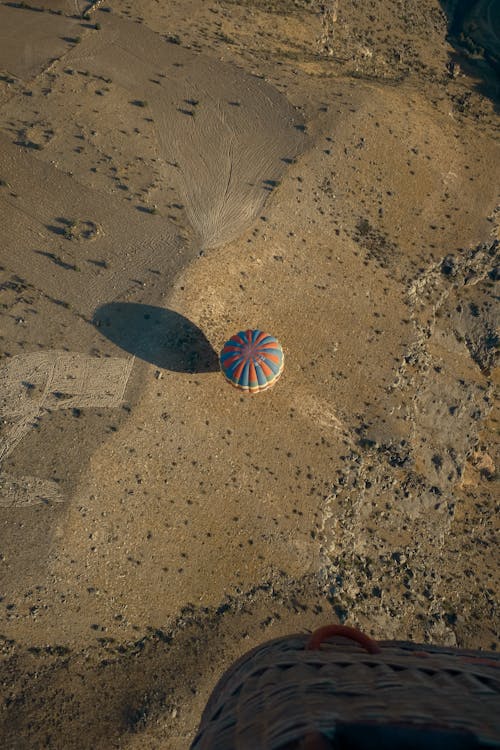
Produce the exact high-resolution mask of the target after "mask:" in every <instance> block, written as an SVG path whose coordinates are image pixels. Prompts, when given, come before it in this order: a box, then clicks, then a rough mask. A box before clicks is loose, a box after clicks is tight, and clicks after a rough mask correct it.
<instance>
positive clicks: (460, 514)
mask: <svg viewBox="0 0 500 750" xmlns="http://www.w3.org/2000/svg"><path fill="white" fill-rule="evenodd" d="M452 5H453V3H448V4H447V10H448V12H449V13H450V14H451V11H452V10H453V8H452V7H451V6H452ZM455 5H456V4H455ZM479 5H482V8H484V7H487V9H488V13H489V14H490V15H488V13H486V14H483V15H482V16H481V18H486V19H487V22H486V25H484V22H483V26H481V25H479V27H477V26H476V27H474V28H475V31H474V34H475V36H474V37H471V36H468V35H467V34H466V35H465V37H464V38H463V39H462V44H463V45H465V47H464V46H462V47H461V48H460V49H459V50H457V49H455V48H453V47H452V46H451V44H450V43H449V42H447V41H446V34H447V27H448V23H449V19H448V18H447V17H446V15H445V13H444V10H443V7H442V6H441V4H440V3H438V2H437V1H435V0H427V2H425V3H422V2H416V1H415V2H408V3H404V4H401V3H398V2H396V0H394V1H388V2H386V3H384V4H382V6H383V7H382V8H381V7H380V6H381V4H380V3H371V2H369V1H368V0H366V1H365V2H362V3H359V2H357V3H351V2H345V3H344V2H332V3H323V4H315V3H313V2H305V1H303V2H299V0H297V1H296V2H288V1H287V2H282V3H273V2H266V1H264V0H262V1H259V2H257V1H255V2H239V3H235V2H210V3H207V2H201V1H199V0H189V2H187V0H182V2H181V1H180V0H179V1H176V0H171V1H170V2H168V3H167V2H165V3H163V4H162V3H156V2H151V0H140V1H139V2H135V3H133V4H132V3H127V2H124V1H121V0H116V1H115V2H112V3H111V4H110V6H109V7H108V6H106V5H103V4H101V5H100V6H99V7H98V8H97V9H95V10H94V11H92V13H91V14H90V15H89V16H88V17H87V18H82V17H81V14H82V13H84V12H85V10H86V8H85V7H83V4H82V3H80V4H78V3H75V2H70V0H66V1H60V2H58V1H57V0H53V1H51V2H39V3H38V4H37V9H33V8H29V7H28V8H26V7H21V6H19V4H16V3H4V4H2V5H0V26H1V28H2V29H3V30H5V29H7V30H8V33H7V34H5V39H8V40H9V43H8V44H7V43H4V44H2V45H0V74H1V75H0V131H1V132H0V145H1V151H0V211H1V222H2V224H1V225H2V250H1V260H0V264H1V269H0V273H1V276H2V279H1V282H2V286H1V289H2V291H1V299H0V302H1V304H2V308H1V312H2V317H1V321H2V325H1V336H2V338H1V346H2V354H3V358H2V361H1V363H0V408H1V416H2V420H3V421H2V429H1V432H0V460H1V470H0V471H1V473H0V491H1V498H0V515H1V517H2V527H1V528H2V537H1V545H0V551H1V553H2V557H1V586H2V591H1V596H2V600H1V602H0V606H1V608H2V612H1V616H2V625H1V628H0V632H1V633H2V636H3V639H4V641H3V644H4V645H3V651H4V661H3V665H2V681H3V688H4V691H3V692H4V703H3V716H2V721H3V724H2V730H1V736H2V739H3V745H4V746H5V747H8V748H12V749H14V748H15V749H16V750H17V749H18V748H38V747H40V748H41V747H51V748H103V749H104V748H110V747H130V748H135V747H137V748H179V749H180V748H185V747H188V746H189V742H190V738H192V736H193V733H194V730H195V728H196V724H197V722H198V720H199V716H200V714H201V710H202V708H203V706H204V703H205V701H206V699H207V696H208V693H209V691H210V690H211V688H212V687H213V685H214V682H215V680H216V679H217V677H218V676H219V675H220V673H221V672H222V671H223V670H224V668H225V667H226V666H227V665H228V664H229V663H230V662H231V661H232V660H233V659H234V658H235V657H236V656H237V655H239V654H241V653H243V652H244V651H246V650H248V649H249V648H250V647H251V646H253V645H254V644H256V643H258V642H260V641H262V640H264V639H267V638H270V637H273V636H276V635H280V634H285V633H290V632H293V631H296V630H303V629H306V628H314V627H316V626H318V625H320V624H324V623H325V622H329V621H332V620H334V621H340V622H346V623H348V624H352V625H356V626H359V627H361V628H363V629H364V630H366V631H367V632H369V633H371V634H372V635H374V636H375V637H381V638H397V639H412V640H415V641H422V642H423V641H425V642H432V643H436V644H449V645H458V646H462V647H467V648H482V649H496V648H497V644H498V624H499V623H498V613H497V609H496V601H497V599H498V553H497V546H498V544H497V542H498V525H497V520H496V517H495V498H496V497H497V494H496V492H497V490H496V475H497V469H496V467H497V465H498V460H499V456H498V405H497V403H496V402H495V388H496V386H497V384H498V368H497V366H496V355H497V351H498V296H497V295H498V292H497V291H496V286H497V283H498V267H499V266H498V263H499V259H498V241H499V239H500V237H499V233H500V215H499V204H500V201H499V194H498V180H497V179H495V177H496V174H498V171H499V168H500V151H499V145H498V98H497V94H498V80H497V79H496V78H495V74H494V72H493V69H492V68H491V67H490V66H491V64H493V63H494V62H495V61H494V60H493V61H492V60H491V59H490V58H491V55H490V57H489V56H488V49H489V48H488V44H489V43H490V42H489V40H491V38H492V37H495V34H497V33H498V32H497V29H498V27H497V25H496V23H497V21H496V19H495V18H493V16H492V15H491V8H490V6H489V4H488V3H483V4H478V9H477V12H478V13H479V11H480V10H481V9H480V8H479ZM481 12H482V10H481ZM488 19H490V20H489V21H488ZM478 28H479V31H478V30H477V29H478ZM471 33H472V32H471ZM480 33H481V34H482V36H481V43H482V44H483V47H481V48H480V41H479V36H478V34H480ZM2 35H4V31H2ZM16 35H17V36H16ZM3 38H4V36H2V39H3ZM16 39H17V40H22V43H23V50H24V52H23V55H22V56H20V55H19V54H17V50H18V49H19V44H20V41H15V40H16ZM9 45H11V46H9ZM16 45H17V46H16ZM474 45H475V46H474ZM467 46H468V47H469V49H468V54H466V52H467V50H466V47H467ZM472 47H474V49H472ZM481 50H482V52H481ZM246 327H261V328H264V329H267V330H269V331H270V332H272V333H273V334H274V335H276V336H277V337H278V338H279V339H280V341H281V342H282V344H283V347H284V350H285V357H286V369H285V372H284V375H283V377H282V379H281V380H280V382H279V383H278V384H277V385H276V387H275V388H274V389H273V390H272V391H270V392H268V393H265V394H261V395H259V396H257V397H251V398H246V397H244V396H242V395H240V394H239V393H238V392H237V391H235V390H233V389H231V388H229V387H228V386H227V384H225V383H224V380H223V379H222V377H221V376H220V373H219V372H218V364H217V353H218V351H220V348H221V347H222V345H223V343H224V341H225V340H226V339H227V338H228V336H230V335H231V334H232V333H234V332H235V331H237V330H239V329H241V328H246Z"/></svg>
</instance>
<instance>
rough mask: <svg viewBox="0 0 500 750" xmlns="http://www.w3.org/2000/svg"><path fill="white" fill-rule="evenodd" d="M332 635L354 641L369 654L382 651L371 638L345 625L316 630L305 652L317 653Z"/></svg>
mask: <svg viewBox="0 0 500 750" xmlns="http://www.w3.org/2000/svg"><path fill="white" fill-rule="evenodd" d="M334 635H340V636H343V637H344V638H349V639H350V640H351V641H356V643H359V645H360V646H363V648H364V649H365V650H366V651H368V653H369V654H380V653H381V651H382V649H381V648H380V646H379V645H378V643H377V641H374V640H373V638H370V637H369V636H368V635H365V634H364V633H362V632H361V631H360V630H357V629H356V628H350V627H348V626H347V625H324V626H323V627H322V628H318V629H317V630H315V631H314V633H312V634H311V637H310V638H309V640H308V642H307V645H306V650H307V651H317V650H318V649H319V647H320V646H321V644H322V643H323V641H326V640H327V639H328V638H332V636H334Z"/></svg>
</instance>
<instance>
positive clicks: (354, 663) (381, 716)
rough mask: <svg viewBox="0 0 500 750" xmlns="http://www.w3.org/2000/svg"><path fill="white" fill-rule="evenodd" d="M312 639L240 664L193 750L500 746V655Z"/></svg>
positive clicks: (274, 644) (259, 651) (260, 650)
mask: <svg viewBox="0 0 500 750" xmlns="http://www.w3.org/2000/svg"><path fill="white" fill-rule="evenodd" d="M309 639H310V636H307V635H294V636H289V637H287V638H280V639H276V640H273V641H269V642H267V643H264V644H263V645H261V646H259V647H257V648H255V649H253V650H252V651H250V652H249V653H247V654H246V655H245V656H243V657H242V658H241V659H239V660H238V661H237V662H235V664H233V666H232V667H231V668H230V669H229V670H228V671H227V672H226V673H225V675H224V676H223V677H222V678H221V680H220V681H219V683H218V684H217V686H216V688H215V689H214V691H213V693H212V695H211V697H210V699H209V702H208V704H207V706H206V708H205V711H204V713H203V717H202V720H201V723H200V727H199V732H198V735H197V736H196V738H195V740H194V742H193V744H192V746H191V748H192V750H215V749H216V750H229V749H231V750H250V749H252V750H259V749H261V750H277V749H278V748H288V747H289V748H299V747H300V748H302V747H304V748H305V747H308V748H318V750H319V748H354V749H355V748H360V749H361V748H363V750H364V749H365V748H366V749H367V750H368V748H392V747H394V748H413V747H415V748H424V747H425V750H431V749H433V748H443V750H453V749H454V748H456V749H457V750H458V748H460V749H461V748H481V747H488V748H491V747H494V748H500V657H499V656H498V655H496V654H485V653H482V652H472V651H459V650H456V649H446V648H437V647H431V646H423V645H415V644H411V643H405V642H398V641H380V642H378V646H379V647H380V652H379V653H375V654H370V653H367V651H366V650H365V649H363V648H362V646H360V645H358V644H355V643H353V642H351V641H347V640H345V639H344V638H338V637H336V638H332V639H331V640H329V641H328V643H324V644H323V645H322V646H321V649H320V650H307V649H306V645H307V643H308V641H309ZM304 738H306V739H305V740H304ZM315 738H316V739H315ZM301 743H303V744H301Z"/></svg>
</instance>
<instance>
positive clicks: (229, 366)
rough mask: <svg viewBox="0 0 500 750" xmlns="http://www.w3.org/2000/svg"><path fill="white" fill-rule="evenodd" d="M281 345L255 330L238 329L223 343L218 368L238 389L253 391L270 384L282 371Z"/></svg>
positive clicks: (260, 389)
mask: <svg viewBox="0 0 500 750" xmlns="http://www.w3.org/2000/svg"><path fill="white" fill-rule="evenodd" d="M283 364H284V357H283V349H282V348H281V344H280V343H279V341H277V339H275V338H274V336H271V335H270V334H269V333H264V332H263V331H259V330H248V331H240V332H239V333H237V334H235V335H234V336H232V337H231V338H230V339H229V341H226V343H225V344H224V346H223V348H222V351H221V354H220V365H221V370H222V372H223V374H224V376H225V377H226V379H227V380H229V382H230V383H231V385H234V386H235V387H236V388H238V389H239V390H241V391H246V392H248V393H257V392H258V391H264V390H266V388H269V387H270V386H272V385H274V383H275V382H276V381H277V379H278V378H279V376H280V375H281V373H282V371H283Z"/></svg>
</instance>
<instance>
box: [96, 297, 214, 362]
mask: <svg viewBox="0 0 500 750" xmlns="http://www.w3.org/2000/svg"><path fill="white" fill-rule="evenodd" d="M92 322H93V323H94V325H95V326H96V327H97V328H99V332H100V333H102V334H103V336H106V338H108V339H109V340H110V341H112V342H113V343H114V344H117V345H118V346H119V347H121V348H122V349H124V350H125V351H127V352H130V353H131V354H134V355H135V356H136V357H139V358H140V359H143V360H145V361H146V362H150V363H151V364H153V365H156V366H157V367H161V368H164V369H167V370H173V371H175V372H192V373H195V372H200V373H201V372H215V371H218V370H219V362H218V358H217V354H216V352H215V351H214V349H213V348H212V346H211V344H210V342H209V341H208V340H207V338H206V336H205V334H204V333H203V332H202V331H201V330H200V329H199V328H198V326H196V325H195V324H194V323H191V321H190V320H188V319H187V318H185V317H184V316H183V315H180V314H179V313H177V312H174V310H168V309H166V308H162V307H152V306H151V305H140V304H137V303H132V302H111V303H109V304H106V305H101V306H100V307H98V308H97V310H96V311H95V313H94V317H93V321H92Z"/></svg>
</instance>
